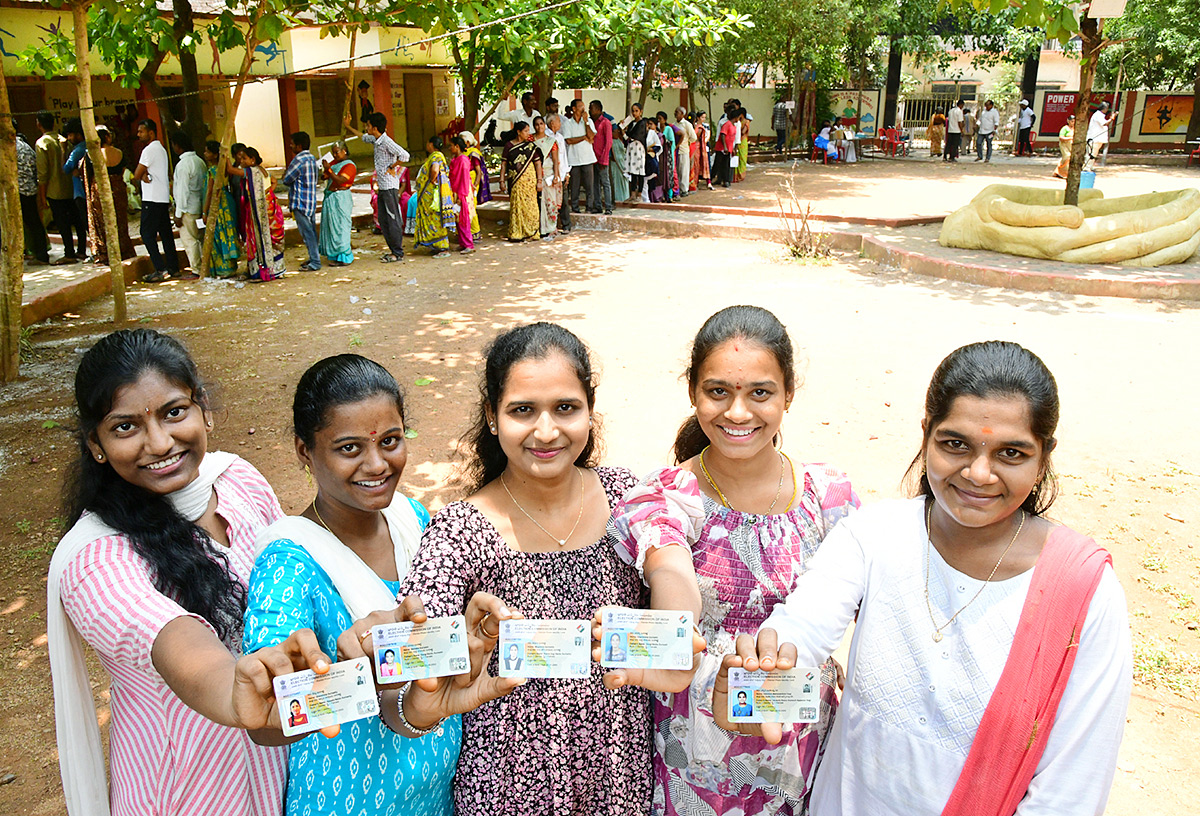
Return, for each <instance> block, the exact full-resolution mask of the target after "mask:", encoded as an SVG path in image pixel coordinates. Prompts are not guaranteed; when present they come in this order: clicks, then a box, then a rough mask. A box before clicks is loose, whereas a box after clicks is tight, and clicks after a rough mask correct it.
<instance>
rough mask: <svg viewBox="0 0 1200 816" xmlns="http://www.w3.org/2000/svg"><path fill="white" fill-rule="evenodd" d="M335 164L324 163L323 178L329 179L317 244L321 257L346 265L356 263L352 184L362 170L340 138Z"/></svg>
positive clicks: (331, 151) (335, 150)
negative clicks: (353, 242)
mask: <svg viewBox="0 0 1200 816" xmlns="http://www.w3.org/2000/svg"><path fill="white" fill-rule="evenodd" d="M329 152H330V154H331V155H332V157H333V162H332V163H330V162H322V163H321V178H324V179H328V180H329V183H328V184H326V185H325V198H324V199H323V200H322V202H321V232H320V235H319V236H318V239H317V245H318V247H319V248H320V250H321V254H322V255H324V256H325V257H326V258H328V259H329V263H330V265H331V266H346V265H348V264H350V263H351V262H352V261H353V260H354V250H353V249H352V248H351V246H350V233H351V232H352V231H353V229H354V223H353V221H352V220H351V214H352V210H353V209H354V199H353V194H352V193H351V192H350V185H352V184H354V178H355V177H356V176H357V175H358V167H356V166H355V164H354V162H352V161H350V151H349V150H347V149H346V143H345V142H344V141H342V140H341V139H339V140H338V141H336V142H334V143H333V147H332V148H330V151H329Z"/></svg>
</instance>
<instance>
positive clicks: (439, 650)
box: [371, 615, 471, 684]
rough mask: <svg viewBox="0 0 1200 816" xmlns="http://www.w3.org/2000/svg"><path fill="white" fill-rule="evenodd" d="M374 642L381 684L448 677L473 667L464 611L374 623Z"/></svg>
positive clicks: (376, 669)
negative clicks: (410, 619) (432, 616)
mask: <svg viewBox="0 0 1200 816" xmlns="http://www.w3.org/2000/svg"><path fill="white" fill-rule="evenodd" d="M371 645H372V647H373V649H374V658H375V676H376V677H377V678H378V679H379V682H380V683H381V684H387V683H404V682H407V681H409V680H423V679H425V678H426V677H448V676H450V675H452V674H466V673H467V672H468V671H470V669H471V655H470V651H469V650H468V648H467V620H466V618H464V617H463V616H462V615H453V616H451V617H448V618H429V619H428V620H427V621H425V623H413V622H412V621H407V622H405V623H385V624H382V625H380V626H373V627H371Z"/></svg>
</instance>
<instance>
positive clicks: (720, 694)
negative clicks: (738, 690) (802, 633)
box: [712, 629, 796, 745]
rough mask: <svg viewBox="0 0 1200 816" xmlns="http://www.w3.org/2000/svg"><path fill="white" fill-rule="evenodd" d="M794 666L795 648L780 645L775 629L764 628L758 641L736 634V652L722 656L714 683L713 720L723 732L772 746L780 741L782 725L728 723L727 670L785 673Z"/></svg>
mask: <svg viewBox="0 0 1200 816" xmlns="http://www.w3.org/2000/svg"><path fill="white" fill-rule="evenodd" d="M795 665H796V646H795V644H792V643H784V644H783V645H782V646H780V645H779V634H778V633H777V632H776V631H775V630H774V629H763V630H762V631H761V632H759V633H758V638H757V640H756V639H755V638H754V636H753V635H738V638H737V646H736V652H735V653H734V654H728V655H725V657H724V659H723V660H722V661H721V670H720V671H719V672H718V673H717V677H716V681H715V682H714V683H713V699H712V711H713V720H715V721H716V723H717V725H719V726H721V728H724V729H725V730H726V731H731V732H733V733H735V734H745V735H747V736H752V737H762V738H763V739H764V740H766V741H767V742H768V743H770V744H771V745H778V744H779V742H780V741H781V740H782V739H783V725H782V724H781V723H734V722H730V721H729V670H730V669H731V668H742V669H746V670H747V671H759V670H762V671H768V672H769V671H787V670H789V669H791V668H794V667H795Z"/></svg>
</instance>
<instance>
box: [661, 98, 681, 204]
mask: <svg viewBox="0 0 1200 816" xmlns="http://www.w3.org/2000/svg"><path fill="white" fill-rule="evenodd" d="M657 119H658V134H659V138H660V139H662V143H663V147H662V150H660V151H659V153H658V177H659V180H660V182H661V183H662V191H663V201H665V202H667V203H668V204H670V203H671V202H672V201H674V200H675V196H676V195H677V187H678V176H677V174H676V172H675V130H674V128H672V127H671V125H670V124H668V123H667V114H666V111H659V112H658V116H657Z"/></svg>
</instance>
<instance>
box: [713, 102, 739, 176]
mask: <svg viewBox="0 0 1200 816" xmlns="http://www.w3.org/2000/svg"><path fill="white" fill-rule="evenodd" d="M736 139H737V125H735V124H734V123H733V122H732V121H730V120H729V117H728V116H726V117H725V122H724V123H723V124H722V125H721V129H720V131H719V132H718V133H717V156H716V160H715V161H714V162H713V175H715V176H716V179H715V181H716V183H717V184H720V185H721V186H722V187H728V186H729V160H730V158H731V154H732V153H733V150H734V145H735V144H736V141H735V140H736Z"/></svg>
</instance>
